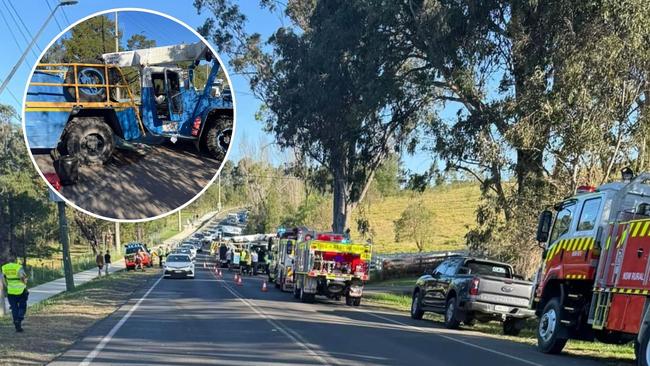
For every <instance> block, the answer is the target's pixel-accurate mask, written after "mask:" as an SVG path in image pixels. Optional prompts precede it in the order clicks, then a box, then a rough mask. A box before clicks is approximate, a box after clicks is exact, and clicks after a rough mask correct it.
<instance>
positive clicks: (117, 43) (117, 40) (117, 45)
mask: <svg viewBox="0 0 650 366" xmlns="http://www.w3.org/2000/svg"><path fill="white" fill-rule="evenodd" d="M115 52H120V28H119V27H118V25H117V12H115ZM118 84H119V82H118ZM115 98H116V99H117V100H120V99H121V94H120V88H115Z"/></svg>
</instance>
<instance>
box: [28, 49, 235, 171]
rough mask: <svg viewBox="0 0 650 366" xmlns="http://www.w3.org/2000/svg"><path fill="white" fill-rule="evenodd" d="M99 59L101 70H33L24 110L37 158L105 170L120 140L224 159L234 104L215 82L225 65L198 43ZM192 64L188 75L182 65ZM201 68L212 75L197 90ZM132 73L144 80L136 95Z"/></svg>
mask: <svg viewBox="0 0 650 366" xmlns="http://www.w3.org/2000/svg"><path fill="white" fill-rule="evenodd" d="M102 58H103V60H104V63H103V64H99V63H57V64H54V63H49V64H48V63H41V64H38V65H37V66H36V70H35V71H34V73H33V75H32V77H31V80H30V83H29V85H28V88H27V99H26V103H25V134H26V138H27V142H28V144H29V148H30V149H31V150H32V152H38V151H39V150H46V151H50V152H52V153H53V154H54V156H57V155H58V156H62V155H72V156H75V157H77V158H78V159H79V160H80V161H81V162H83V163H86V164H92V163H105V162H107V161H108V160H109V159H110V157H111V156H112V154H113V150H114V148H115V146H116V145H117V141H116V138H114V136H117V137H118V138H119V139H122V140H124V141H129V142H139V143H145V144H154V143H161V142H163V141H166V140H170V141H172V142H174V143H175V142H176V141H177V140H178V139H184V140H189V141H193V142H194V144H195V146H196V147H197V148H198V149H202V150H204V151H206V152H207V153H208V154H209V155H210V156H212V157H214V158H215V159H217V160H223V159H224V157H225V154H226V151H227V149H228V147H229V144H230V138H231V136H232V128H233V100H232V94H231V91H230V89H229V88H225V89H224V88H223V87H222V84H223V81H222V80H219V79H217V75H218V73H219V71H220V70H221V65H220V64H219V62H218V60H217V59H216V57H214V56H213V55H212V53H211V51H210V49H209V48H208V47H206V46H205V45H204V44H203V43H201V42H198V43H195V44H179V45H173V46H164V47H154V48H148V49H142V50H134V51H126V52H115V53H107V54H104V55H102ZM190 61H191V64H190V66H189V67H188V68H187V69H183V68H180V67H178V66H177V65H178V64H179V63H182V62H190ZM203 61H204V62H207V64H209V65H210V66H211V69H210V72H209V74H208V75H207V81H206V84H205V87H204V88H203V89H202V90H198V89H197V88H196V87H195V86H194V74H195V69H196V67H197V66H199V65H200V64H201V62H203ZM123 68H126V69H124V70H123ZM127 71H129V72H131V73H132V74H133V73H134V74H135V75H137V77H138V78H139V79H136V80H139V84H140V88H139V90H137V89H134V90H132V88H131V87H132V84H130V83H129V82H128V79H129V77H126V76H125V75H130V74H128V73H127ZM131 77H133V76H131ZM136 85H137V84H136ZM136 90H137V91H139V95H138V93H136Z"/></svg>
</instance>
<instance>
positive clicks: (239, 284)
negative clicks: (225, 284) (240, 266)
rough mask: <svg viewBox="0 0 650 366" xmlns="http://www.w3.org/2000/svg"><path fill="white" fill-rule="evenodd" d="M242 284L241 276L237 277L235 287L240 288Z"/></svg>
mask: <svg viewBox="0 0 650 366" xmlns="http://www.w3.org/2000/svg"><path fill="white" fill-rule="evenodd" d="M242 284H243V283H242V279H241V276H238V277H237V286H241V285H242Z"/></svg>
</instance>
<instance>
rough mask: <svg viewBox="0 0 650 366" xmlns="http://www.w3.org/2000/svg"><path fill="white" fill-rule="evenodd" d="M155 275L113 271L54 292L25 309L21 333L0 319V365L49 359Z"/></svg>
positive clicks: (48, 360) (156, 273)
mask: <svg viewBox="0 0 650 366" xmlns="http://www.w3.org/2000/svg"><path fill="white" fill-rule="evenodd" d="M159 274H160V272H159V271H147V272H124V271H123V272H117V273H114V274H111V275H110V276H107V277H101V278H98V279H95V280H92V281H90V282H88V283H85V284H83V285H81V286H78V287H76V288H75V290H74V291H71V292H64V293H62V294H59V295H56V296H54V297H52V298H50V299H48V300H46V301H44V302H42V303H39V304H36V305H34V306H31V307H30V308H29V309H28V310H27V317H26V319H25V323H24V328H25V332H24V333H15V332H14V329H13V324H12V323H11V316H6V317H4V318H0V339H1V340H2V342H0V365H15V364H26V363H30V364H45V363H48V362H50V361H51V360H53V359H54V358H56V357H57V356H58V355H60V354H61V353H62V352H64V351H65V350H66V349H67V348H69V347H70V346H71V345H72V344H73V343H74V342H75V341H76V340H77V339H78V338H79V337H80V336H81V335H82V334H83V333H84V332H85V331H86V330H87V329H88V328H90V327H91V326H92V325H93V324H95V323H96V322H97V321H99V320H101V319H103V318H105V317H107V316H108V315H110V314H111V313H113V312H114V311H115V310H117V308H119V307H120V306H121V305H122V304H124V303H125V302H126V301H127V300H128V299H129V298H130V297H131V294H132V293H133V292H134V291H135V290H137V289H139V288H141V287H143V286H145V285H146V284H147V282H148V281H149V280H152V279H154V278H156V277H157V276H158V275H159Z"/></svg>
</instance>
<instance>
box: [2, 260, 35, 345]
mask: <svg viewBox="0 0 650 366" xmlns="http://www.w3.org/2000/svg"><path fill="white" fill-rule="evenodd" d="M2 275H3V277H2V278H3V285H4V288H5V289H6V291H7V300H8V301H9V305H10V306H11V316H12V318H13V320H14V326H15V327H16V332H22V331H23V327H22V322H23V320H24V319H25V313H26V312H27V298H28V297H29V291H27V274H26V273H25V270H24V269H23V266H22V265H20V264H18V263H16V258H15V257H14V256H10V258H9V261H8V262H7V263H5V264H4V265H3V266H2Z"/></svg>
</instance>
